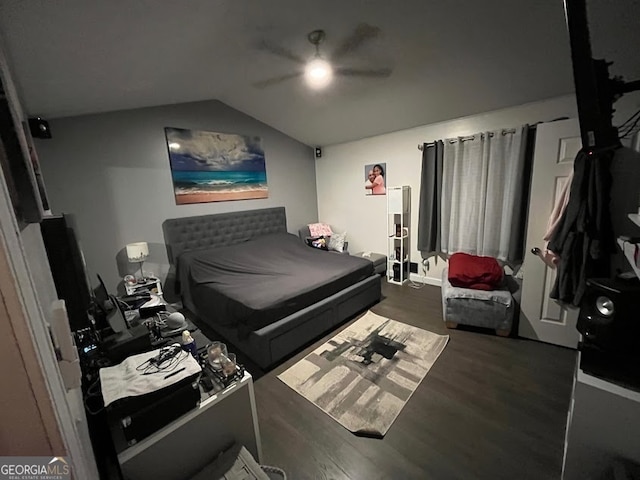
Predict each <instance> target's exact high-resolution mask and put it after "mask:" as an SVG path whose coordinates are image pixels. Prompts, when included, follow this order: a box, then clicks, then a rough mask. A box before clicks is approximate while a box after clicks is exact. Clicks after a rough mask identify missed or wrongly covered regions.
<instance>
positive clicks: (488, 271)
mask: <svg viewBox="0 0 640 480" xmlns="http://www.w3.org/2000/svg"><path fill="white" fill-rule="evenodd" d="M503 276H504V270H503V269H502V267H501V266H500V264H499V263H498V261H497V260H496V259H495V258H493V257H478V256H477V255H469V254H468V253H454V254H453V255H451V257H450V258H449V282H450V283H451V285H453V286H454V287H462V288H472V289H474V290H495V289H496V288H497V287H499V286H500V284H501V283H502V278H503Z"/></svg>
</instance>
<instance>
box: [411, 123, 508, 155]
mask: <svg viewBox="0 0 640 480" xmlns="http://www.w3.org/2000/svg"><path fill="white" fill-rule="evenodd" d="M508 133H516V129H515V128H509V129H504V130H502V135H507V134H508ZM476 135H477V134H476ZM476 135H469V136H467V137H458V139H459V140H460V141H461V142H466V141H467V140H473V139H474V138H476ZM484 135H485V134H484V133H481V134H480V138H484ZM493 135H494V134H493V133H492V132H490V133H489V136H490V137H493ZM458 139H452V140H449V142H451V143H455V142H457V141H458ZM435 144H436V142H429V143H426V144H422V143H421V144H419V145H418V150H420V151H422V150H423V149H424V147H423V145H426V146H427V147H433V146H434V145H435Z"/></svg>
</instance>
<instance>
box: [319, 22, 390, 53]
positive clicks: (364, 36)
mask: <svg viewBox="0 0 640 480" xmlns="http://www.w3.org/2000/svg"><path fill="white" fill-rule="evenodd" d="M380 33H381V30H380V29H379V28H378V27H374V26H373V25H369V24H368V23H361V24H360V25H358V26H357V27H356V29H355V30H354V31H353V33H352V34H351V35H349V36H348V37H347V38H346V39H345V40H344V41H343V42H342V43H341V44H340V45H338V48H336V49H335V50H334V52H333V55H332V56H331V59H332V60H338V59H340V58H341V57H343V56H344V55H346V54H348V53H350V52H353V51H354V50H356V49H357V48H358V47H360V45H362V44H363V43H364V42H366V41H368V40H371V39H373V38H376V37H377V36H379V35H380Z"/></svg>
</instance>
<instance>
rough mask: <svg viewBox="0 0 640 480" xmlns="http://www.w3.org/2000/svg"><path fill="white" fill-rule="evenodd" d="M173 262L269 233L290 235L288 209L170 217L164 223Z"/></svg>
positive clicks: (169, 254) (165, 239) (166, 240)
mask: <svg viewBox="0 0 640 480" xmlns="http://www.w3.org/2000/svg"><path fill="white" fill-rule="evenodd" d="M162 231H163V232H164V242H165V244H166V246H167V256H168V257H169V263H170V264H171V265H173V264H175V261H176V259H177V258H178V257H179V256H180V254H181V253H183V252H186V251H188V250H197V249H201V248H206V247H224V246H226V245H233V244H234V243H240V242H245V241H247V240H250V239H251V238H254V237H257V236H259V235H265V234H268V233H279V232H284V233H286V232H287V216H286V214H285V210H284V207H275V208H263V209H260V210H245V211H242V212H229V213H218V214H214V215H200V216H197V217H183V218H170V219H168V220H165V221H164V222H163V223H162Z"/></svg>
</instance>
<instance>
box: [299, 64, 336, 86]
mask: <svg viewBox="0 0 640 480" xmlns="http://www.w3.org/2000/svg"><path fill="white" fill-rule="evenodd" d="M305 78H306V80H307V83H308V84H309V86H310V87H312V88H324V87H326V86H327V85H329V83H331V79H332V78H333V69H332V68H331V65H330V64H329V62H327V61H326V60H323V59H322V58H315V59H313V60H311V61H310V62H309V63H308V64H307V66H306V68H305Z"/></svg>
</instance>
